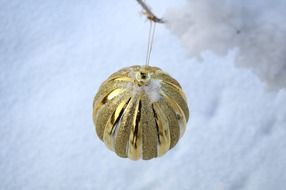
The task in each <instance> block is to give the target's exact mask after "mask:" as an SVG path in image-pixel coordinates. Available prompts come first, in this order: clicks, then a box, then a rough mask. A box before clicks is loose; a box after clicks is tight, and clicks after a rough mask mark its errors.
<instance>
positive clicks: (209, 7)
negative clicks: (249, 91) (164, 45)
mask: <svg viewBox="0 0 286 190" xmlns="http://www.w3.org/2000/svg"><path fill="white" fill-rule="evenodd" d="M285 12H286V1H285V0H274V1H263V0H262V1H261V0H252V1H249V0H239V1H237V0H217V1H213V0H187V1H186V4H185V5H183V6H182V8H179V9H172V10H170V11H169V12H168V14H167V16H166V17H167V18H168V21H169V22H168V27H169V28H170V29H171V31H173V32H174V33H175V34H177V35H178V36H179V38H180V39H181V41H182V44H183V45H184V47H185V48H186V50H187V53H188V54H189V56H191V57H199V56H200V55H201V54H202V53H203V52H204V51H206V50H210V51H212V52H215V53H217V54H219V55H226V54H227V52H228V51H230V50H231V49H234V48H237V55H236V63H237V65H238V66H240V67H246V68H249V69H251V70H252V71H253V72H254V73H255V74H256V75H257V76H258V77H259V78H260V79H261V80H262V81H263V82H265V83H266V85H267V87H268V88H269V89H281V88H286V74H285V73H286V46H285V44H286V17H285Z"/></svg>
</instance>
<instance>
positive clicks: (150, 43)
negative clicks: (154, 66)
mask: <svg viewBox="0 0 286 190" xmlns="http://www.w3.org/2000/svg"><path fill="white" fill-rule="evenodd" d="M155 31H156V22H153V21H151V20H150V28H149V35H148V46H147V54H146V65H147V66H148V65H149V64H150V59H151V53H152V49H153V44H154V37H155Z"/></svg>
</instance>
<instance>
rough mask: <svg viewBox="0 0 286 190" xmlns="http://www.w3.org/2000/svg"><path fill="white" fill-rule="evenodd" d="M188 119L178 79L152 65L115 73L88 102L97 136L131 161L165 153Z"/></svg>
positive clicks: (182, 132)
mask: <svg viewBox="0 0 286 190" xmlns="http://www.w3.org/2000/svg"><path fill="white" fill-rule="evenodd" d="M188 118H189V110H188V106H187V101H186V97H185V94H184V92H183V90H182V88H181V86H180V84H179V83H178V82H177V81H176V80H175V79H174V78H172V77H171V76H170V75H169V74H167V73H165V72H163V71H162V70H161V69H159V68H157V67H152V66H131V67H127V68H123V69H121V70H119V71H118V72H115V73H114V74H112V75H111V76H110V77H109V78H108V79H107V80H106V81H105V82H103V84H102V85H101V86H100V88H99V91H98V92H97V94H96V96H95V99H94V103H93V120H94V124H95V126H96V133H97V135H98V137H99V138H100V139H101V140H102V141H103V142H104V143H105V145H106V146H107V147H108V148H109V149H111V150H112V151H114V152H115V153H116V154H117V155H118V156H120V157H123V158H130V159H132V160H138V159H144V160H149V159H152V158H155V157H158V156H162V155H164V154H165V153H166V152H167V151H168V150H170V149H171V148H173V147H174V146H175V145H176V144H177V142H178V141H179V139H180V137H182V135H183V134H184V132H185V129H186V123H187V121H188Z"/></svg>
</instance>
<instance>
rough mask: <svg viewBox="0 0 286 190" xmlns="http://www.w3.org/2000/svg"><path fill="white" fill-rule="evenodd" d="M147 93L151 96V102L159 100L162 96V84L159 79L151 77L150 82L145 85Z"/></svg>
mask: <svg viewBox="0 0 286 190" xmlns="http://www.w3.org/2000/svg"><path fill="white" fill-rule="evenodd" d="M143 89H144V91H145V93H146V94H147V95H148V96H149V98H150V101H151V102H157V101H159V100H160V98H161V93H160V92H161V84H160V81H159V80H154V79H151V81H150V83H149V84H148V85H146V86H143Z"/></svg>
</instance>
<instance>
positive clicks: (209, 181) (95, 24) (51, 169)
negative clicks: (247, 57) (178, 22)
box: [0, 0, 286, 190]
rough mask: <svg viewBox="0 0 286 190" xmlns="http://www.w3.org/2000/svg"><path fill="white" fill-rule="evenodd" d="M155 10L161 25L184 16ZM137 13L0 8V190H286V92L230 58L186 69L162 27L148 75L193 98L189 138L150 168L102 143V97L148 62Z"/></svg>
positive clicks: (209, 57)
mask: <svg viewBox="0 0 286 190" xmlns="http://www.w3.org/2000/svg"><path fill="white" fill-rule="evenodd" d="M148 3H150V4H151V5H152V8H153V10H154V12H156V13H157V10H158V13H157V14H158V15H159V16H160V15H162V14H161V13H163V12H164V11H165V10H166V8H168V7H169V8H170V7H173V6H174V5H176V6H181V5H182V1H171V0H168V1H164V3H162V2H159V1H157V2H155V1H149V2H148ZM139 10H140V6H138V5H137V4H136V1H120V2H119V1H112V2H111V1H101V2H99V1H91V0H84V1H74V0H69V1H67V0H62V1H56V0H50V1H31V0H27V1H20V0H14V1H6V0H2V1H0V28H1V29H0V108H1V109H0V121H1V124H0V171H1V172H0V189H5V190H12V189H13V190H14V189H15V190H18V189H21V190H22V189H23V190H38V189H51V190H64V189H83V190H87V189H92V190H94V189H105V190H109V189H110V190H113V189H126V190H129V189H130V190H131V189H132V190H133V189H152V190H156V189H160V190H161V189H164V190H168V189H178V190H184V189H196V190H205V189H208V190H221V189H224V190H228V189H229V190H240V189H241V190H268V189H275V190H284V189H285V186H286V173H285V171H286V141H285V139H286V128H285V126H286V106H285V105H286V92H285V90H283V89H281V90H280V91H278V92H268V91H265V89H264V86H263V84H262V82H261V81H260V80H258V79H257V77H256V75H254V74H253V73H252V72H251V71H249V70H247V69H239V68H237V67H235V66H234V65H235V52H233V51H230V52H229V53H228V54H227V56H217V55H214V54H212V53H210V52H204V53H203V55H202V58H203V61H202V62H201V64H200V63H199V62H197V61H196V60H194V59H191V60H190V59H189V58H188V57H187V56H186V55H185V54H184V50H183V48H182V47H181V45H180V42H179V40H178V39H177V38H176V36H172V34H171V33H170V32H169V31H168V30H167V29H166V28H165V27H163V26H158V27H157V35H156V40H155V44H154V49H153V50H154V52H153V54H152V59H151V64H152V65H155V66H158V67H160V68H162V70H164V71H166V72H168V73H170V74H171V75H172V76H173V77H174V78H176V79H177V80H178V81H179V82H180V84H181V85H182V87H183V89H184V91H185V92H186V95H187V97H188V101H189V105H190V112H191V113H190V120H189V123H188V126H187V129H186V132H185V135H184V136H183V137H182V139H181V140H180V142H179V143H178V145H177V146H176V147H175V148H174V149H172V150H171V151H169V152H168V153H167V154H166V155H165V156H163V157H161V158H158V159H154V160H151V161H147V162H146V161H138V162H134V161H130V160H127V159H121V158H119V157H117V156H116V155H115V154H114V153H113V152H112V151H110V150H108V149H107V148H106V147H105V145H104V143H102V142H101V141H100V140H99V139H98V138H97V136H96V133H95V129H94V126H93V122H92V102H93V98H94V95H95V94H96V91H97V89H98V87H99V86H100V84H101V83H102V82H103V80H105V79H106V78H107V77H108V76H109V75H110V74H112V73H113V72H115V71H117V70H118V69H120V68H122V67H127V66H130V65H136V64H140V63H142V64H143V63H144V61H145V53H146V51H145V50H146V46H147V43H146V42H147V33H148V26H149V25H148V22H147V23H144V18H141V17H138V16H137V15H138V14H137V13H138V11H139ZM261 10H265V9H261ZM160 11H161V13H160ZM194 37H195V36H194ZM216 42H217V40H215V41H214V42H213V43H214V44H215V43H216ZM258 57H259V56H258ZM155 86H156V85H155Z"/></svg>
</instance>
